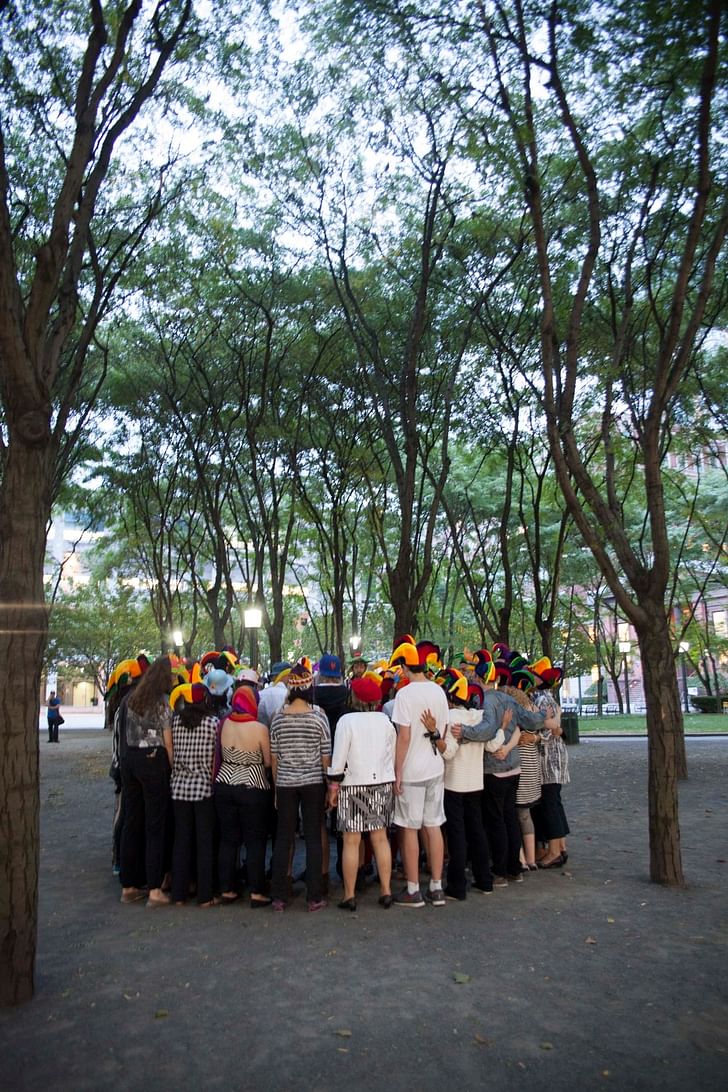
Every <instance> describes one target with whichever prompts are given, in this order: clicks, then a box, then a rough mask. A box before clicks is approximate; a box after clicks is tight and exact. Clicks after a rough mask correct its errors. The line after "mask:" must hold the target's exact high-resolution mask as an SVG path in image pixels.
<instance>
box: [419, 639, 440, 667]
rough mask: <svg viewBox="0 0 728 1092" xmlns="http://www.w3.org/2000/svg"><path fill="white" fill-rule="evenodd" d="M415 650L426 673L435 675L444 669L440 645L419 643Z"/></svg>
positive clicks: (429, 642)
mask: <svg viewBox="0 0 728 1092" xmlns="http://www.w3.org/2000/svg"><path fill="white" fill-rule="evenodd" d="M415 648H416V649H417V653H418V655H419V658H420V663H421V664H422V666H423V667H424V669H425V671H427V672H428V673H431V674H434V673H435V672H436V671H439V670H440V668H441V667H442V652H441V651H440V646H439V645H436V644H435V643H434V641H418V642H417V644H416V645H415Z"/></svg>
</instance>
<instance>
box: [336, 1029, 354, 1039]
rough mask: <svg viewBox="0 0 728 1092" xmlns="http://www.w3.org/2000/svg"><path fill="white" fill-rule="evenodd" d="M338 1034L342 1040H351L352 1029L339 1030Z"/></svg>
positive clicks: (337, 1030)
mask: <svg viewBox="0 0 728 1092" xmlns="http://www.w3.org/2000/svg"><path fill="white" fill-rule="evenodd" d="M336 1034H337V1035H338V1036H339V1037H340V1038H342V1039H351V1030H350V1028H337V1029H336Z"/></svg>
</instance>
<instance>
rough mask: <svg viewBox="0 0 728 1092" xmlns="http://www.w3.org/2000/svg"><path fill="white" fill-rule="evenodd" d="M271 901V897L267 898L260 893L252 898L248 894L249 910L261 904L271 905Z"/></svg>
mask: <svg viewBox="0 0 728 1092" xmlns="http://www.w3.org/2000/svg"><path fill="white" fill-rule="evenodd" d="M272 903H273V899H268V898H266V896H265V895H260V896H259V897H258V898H257V899H254V898H253V896H252V895H251V896H250V909H251V910H257V909H258V908H259V907H261V906H271V905H272Z"/></svg>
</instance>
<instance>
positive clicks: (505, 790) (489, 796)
mask: <svg viewBox="0 0 728 1092" xmlns="http://www.w3.org/2000/svg"><path fill="white" fill-rule="evenodd" d="M519 777H520V775H519V774H512V775H511V776H510V777H496V776H495V774H486V775H485V788H484V789H483V819H484V821H485V829H486V832H487V835H488V841H489V843H490V850H491V854H492V857H493V872H494V873H495V875H496V876H517V875H519V874H520V871H521V861H520V851H521V825H520V823H519V822H518V813H517V812H516V792H517V791H518V781H519Z"/></svg>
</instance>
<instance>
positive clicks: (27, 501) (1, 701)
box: [0, 422, 50, 1005]
mask: <svg viewBox="0 0 728 1092" xmlns="http://www.w3.org/2000/svg"><path fill="white" fill-rule="evenodd" d="M21 424H22V422H21ZM30 438H31V441H36V440H38V437H37V436H31V437H30ZM49 440H50V436H49V434H48V432H47V429H46V432H45V435H44V436H43V438H42V439H41V440H40V442H39V443H37V444H36V443H33V442H31V443H30V444H27V443H23V442H17V439H16V442H15V443H13V444H12V445H11V446H10V447H9V448H8V454H7V461H6V464H5V473H4V478H3V483H2V488H0V663H2V664H3V669H2V680H1V681H0V1004H1V1005H14V1004H18V1003H19V1002H21V1001H26V1000H28V999H29V998H30V997H32V995H33V976H34V964H35V950H36V929H37V916H38V858H39V845H38V835H39V825H38V814H39V787H38V715H39V707H40V682H41V671H42V664H43V653H44V650H45V644H46V638H47V633H48V615H47V611H46V607H45V603H44V594H43V559H44V555H45V545H46V528H47V523H48V519H49V515H50V487H49V480H50V474H49V471H48V467H49V461H50V460H49V451H50V443H49ZM20 665H22V669H20V670H14V668H18V667H19V666H20Z"/></svg>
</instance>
